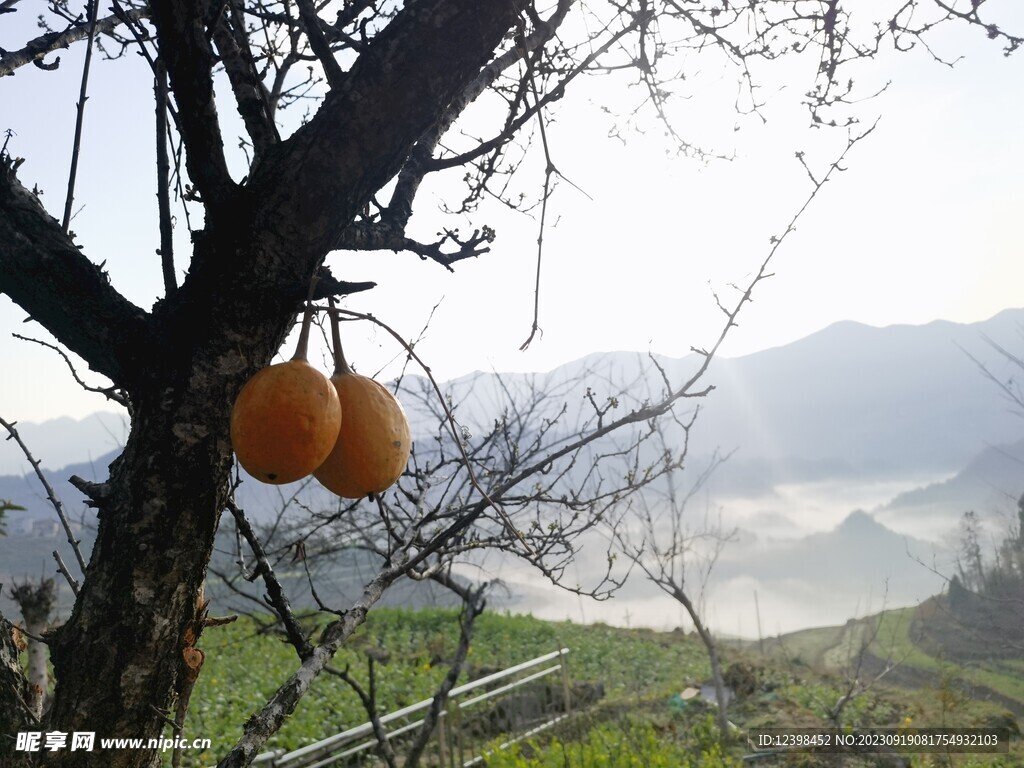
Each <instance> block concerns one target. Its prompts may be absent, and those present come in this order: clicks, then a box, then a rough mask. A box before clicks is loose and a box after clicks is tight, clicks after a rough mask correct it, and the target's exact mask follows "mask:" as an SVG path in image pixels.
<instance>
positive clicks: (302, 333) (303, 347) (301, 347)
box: [292, 275, 320, 360]
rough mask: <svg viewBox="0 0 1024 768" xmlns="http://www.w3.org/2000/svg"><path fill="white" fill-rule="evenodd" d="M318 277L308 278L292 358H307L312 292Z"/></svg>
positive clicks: (311, 315) (311, 313)
mask: <svg viewBox="0 0 1024 768" xmlns="http://www.w3.org/2000/svg"><path fill="white" fill-rule="evenodd" d="M319 279H320V278H319V277H317V275H313V277H312V278H310V281H309V296H308V297H307V298H306V308H305V309H304V310H303V312H302V327H301V328H299V343H298V344H296V345H295V354H294V355H292V360H308V359H309V358H308V354H309V326H310V323H312V321H313V292H314V291H315V290H316V284H317V281H318V280H319Z"/></svg>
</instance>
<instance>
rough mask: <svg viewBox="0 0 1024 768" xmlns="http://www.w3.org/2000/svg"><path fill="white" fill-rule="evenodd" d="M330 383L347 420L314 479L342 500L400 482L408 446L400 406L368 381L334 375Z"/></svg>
mask: <svg viewBox="0 0 1024 768" xmlns="http://www.w3.org/2000/svg"><path fill="white" fill-rule="evenodd" d="M331 381H332V382H333V383H334V386H335V388H336V389H337V390H338V399H339V400H340V401H341V410H342V412H343V413H344V414H345V420H344V423H343V424H342V428H341V431H340V432H339V433H338V442H337V443H336V444H335V446H334V450H333V451H331V454H330V455H329V456H328V457H327V459H326V460H325V461H324V463H323V464H321V465H320V468H319V469H317V470H316V472H314V473H313V477H315V478H316V479H317V480H319V481H320V482H321V483H322V484H323V485H324V487H326V488H327V489H329V490H330V491H332V492H333V493H336V494H337V495H338V496H341V497H342V498H346V499H361V498H362V497H364V496H366V495H368V494H370V493H380V492H381V491H384V490H386V489H387V488H390V487H391V486H392V485H393V484H394V482H395V481H396V480H398V478H399V477H401V475H402V472H404V471H405V465H406V464H407V463H408V461H409V451H410V449H411V447H412V441H411V439H410V437H409V422H408V420H407V419H406V418H405V411H404V410H402V404H401V403H399V402H398V400H397V399H396V398H395V396H394V395H392V394H391V392H390V391H389V390H388V389H387V387H385V386H383V385H381V384H378V383H377V382H376V381H374V380H373V379H370V378H367V377H366V376H360V375H359V374H356V373H336V374H335V375H334V376H332V377H331Z"/></svg>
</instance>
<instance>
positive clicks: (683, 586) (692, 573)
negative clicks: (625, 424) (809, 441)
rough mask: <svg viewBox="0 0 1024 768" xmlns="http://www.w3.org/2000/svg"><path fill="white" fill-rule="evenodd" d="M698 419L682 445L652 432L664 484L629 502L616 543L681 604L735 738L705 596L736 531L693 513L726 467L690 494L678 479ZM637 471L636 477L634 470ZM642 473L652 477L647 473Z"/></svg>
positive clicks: (620, 515)
mask: <svg viewBox="0 0 1024 768" xmlns="http://www.w3.org/2000/svg"><path fill="white" fill-rule="evenodd" d="M695 418H696V413H693V414H692V415H691V417H690V418H689V419H687V420H683V419H678V418H677V419H676V421H675V426H676V427H677V428H678V429H679V430H680V431H681V433H682V435H683V438H682V440H678V441H677V440H673V439H670V438H669V436H668V435H667V434H666V432H665V427H664V425H662V424H656V425H653V426H652V429H651V431H652V433H654V435H656V437H657V439H656V441H654V442H655V445H656V447H657V449H658V454H657V456H658V457H657V463H656V464H655V465H654V466H655V467H656V468H657V470H658V471H659V474H661V475H663V482H661V483H657V484H655V485H654V486H653V487H652V488H650V489H647V491H646V492H645V493H642V494H638V495H637V496H636V497H631V498H629V499H627V500H625V501H624V502H623V504H622V505H621V508H620V509H619V510H617V514H616V515H615V516H614V517H612V518H611V519H610V520H609V524H610V528H611V538H612V541H613V542H614V543H615V545H616V546H617V548H618V549H619V551H620V552H621V553H622V554H623V555H625V557H626V558H627V559H628V560H629V562H630V563H631V564H633V565H634V566H635V567H636V569H637V570H638V571H639V572H640V573H641V574H642V575H643V577H644V578H646V579H647V580H648V581H650V582H651V583H652V584H654V585H655V586H656V587H657V588H658V589H659V590H661V591H662V592H663V593H665V594H666V595H667V596H668V597H670V598H672V599H673V600H675V601H676V602H677V603H679V605H680V606H682V608H683V609H684V610H685V611H686V614H687V616H688V617H689V619H690V621H691V622H692V623H693V627H694V629H695V630H696V632H697V635H698V637H700V641H701V643H702V644H703V645H704V649H705V651H706V652H707V655H708V662H709V664H710V666H711V680H712V682H713V684H714V688H715V699H716V701H717V704H718V707H717V711H716V713H715V716H716V720H717V725H718V729H719V732H720V733H721V735H722V737H723V738H728V737H729V717H728V707H729V699H728V695H727V693H726V688H725V679H724V674H723V666H722V662H721V658H720V653H719V648H718V642H717V640H716V639H715V636H714V634H713V633H712V631H711V628H710V627H709V626H708V625H707V620H706V618H705V612H704V609H703V606H704V591H705V589H706V587H707V581H708V578H709V577H710V575H711V571H712V569H713V568H714V565H715V562H716V561H717V560H718V557H719V555H720V554H721V552H722V549H723V547H724V546H725V544H726V543H727V542H728V541H729V540H730V539H732V538H734V537H735V535H736V531H735V530H727V529H725V528H723V526H722V524H721V520H719V519H709V518H708V516H707V514H706V513H705V514H704V515H703V516H701V515H700V514H699V513H698V512H696V511H695V510H693V509H692V504H691V502H692V500H693V498H694V497H695V496H696V495H697V494H698V493H699V492H700V491H701V490H702V489H703V487H704V485H705V483H706V482H707V480H708V478H709V477H710V476H711V474H712V473H713V472H714V470H715V469H716V468H717V467H718V465H719V464H720V463H721V462H722V461H723V457H721V456H719V455H717V454H716V455H715V457H714V458H713V459H712V461H711V462H710V463H709V464H708V466H707V467H705V469H704V470H703V471H702V472H700V473H699V474H698V476H697V477H696V479H695V480H694V481H693V482H692V484H691V485H690V486H689V487H688V488H680V487H679V484H680V482H681V481H680V478H679V477H678V475H679V474H680V471H681V470H682V469H683V467H684V464H685V461H686V448H687V446H688V445H689V436H690V430H691V428H692V427H693V424H694V420H695ZM631 471H633V470H632V469H631ZM641 471H644V472H648V473H649V472H650V469H647V468H642V469H641Z"/></svg>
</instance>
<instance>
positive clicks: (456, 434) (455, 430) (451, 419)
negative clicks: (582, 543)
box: [329, 307, 536, 555]
mask: <svg viewBox="0 0 1024 768" xmlns="http://www.w3.org/2000/svg"><path fill="white" fill-rule="evenodd" d="M329 311H330V312H337V313H341V314H343V315H347V316H349V317H354V318H356V319H358V320H369V321H370V322H371V323H374V324H375V325H377V326H379V327H381V328H383V329H384V330H385V331H387V332H388V333H389V334H390V335H391V336H392V338H394V339H395V340H396V341H397V342H398V343H399V344H401V345H402V347H403V348H404V349H405V351H406V352H407V353H408V355H409V357H411V358H412V359H413V360H415V361H416V364H417V365H419V367H420V368H421V369H422V370H423V373H425V374H426V376H427V379H428V380H429V381H430V385H431V387H432V388H433V390H434V394H435V395H437V401H438V403H440V404H441V408H442V410H443V411H444V415H445V425H446V426H447V427H448V431H449V432H450V433H451V436H452V438H454V440H455V446H456V448H458V450H459V455H460V456H461V458H462V463H463V465H464V466H465V467H466V472H467V473H468V475H469V482H470V483H472V485H473V487H474V488H475V489H476V490H477V492H478V493H479V494H480V495H481V496H482V497H483V499H484V501H486V502H487V505H488V506H489V507H491V509H493V510H494V511H495V512H496V513H497V514H498V517H500V518H501V522H502V525H504V526H505V530H507V531H508V532H509V533H510V534H512V535H513V536H514V537H515V538H516V539H518V540H519V543H520V544H522V545H523V548H524V549H525V550H526V553H527V554H529V555H534V554H536V553H535V552H534V551H533V549H532V548H531V547H530V545H529V544H527V542H526V539H525V538H524V537H523V534H522V533H521V532H520V531H519V529H518V528H516V527H515V525H513V524H512V521H511V520H510V519H509V517H508V515H507V514H506V513H505V510H504V509H502V508H501V507H500V506H499V505H498V503H497V502H496V501H494V499H492V498H491V497H490V494H488V493H487V491H486V490H485V489H484V487H483V485H481V484H480V481H479V480H478V479H477V476H476V472H474V471H473V464H472V462H471V461H470V459H469V454H468V453H466V447H465V446H464V445H463V444H462V430H461V429H459V425H458V422H456V421H455V414H453V413H452V411H451V409H450V408H449V407H448V402H447V401H446V399H445V396H444V393H443V392H441V386H440V385H439V384H438V383H437V379H435V378H434V374H433V373H432V372H431V370H430V366H428V365H427V364H426V363H425V362H423V360H422V359H421V358H420V356H419V355H417V354H416V350H414V349H413V348H412V345H411V344H409V342H407V341H406V340H405V339H404V338H403V337H402V335H401V334H400V333H398V331H396V330H395V329H394V328H392V327H391V326H389V325H388V324H387V323H385V322H383V321H381V320H378V319H377V318H376V317H374V316H373V315H368V314H364V313H362V312H354V311H352V310H350V309H335V308H333V307H332V308H331V309H330V310H329Z"/></svg>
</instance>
